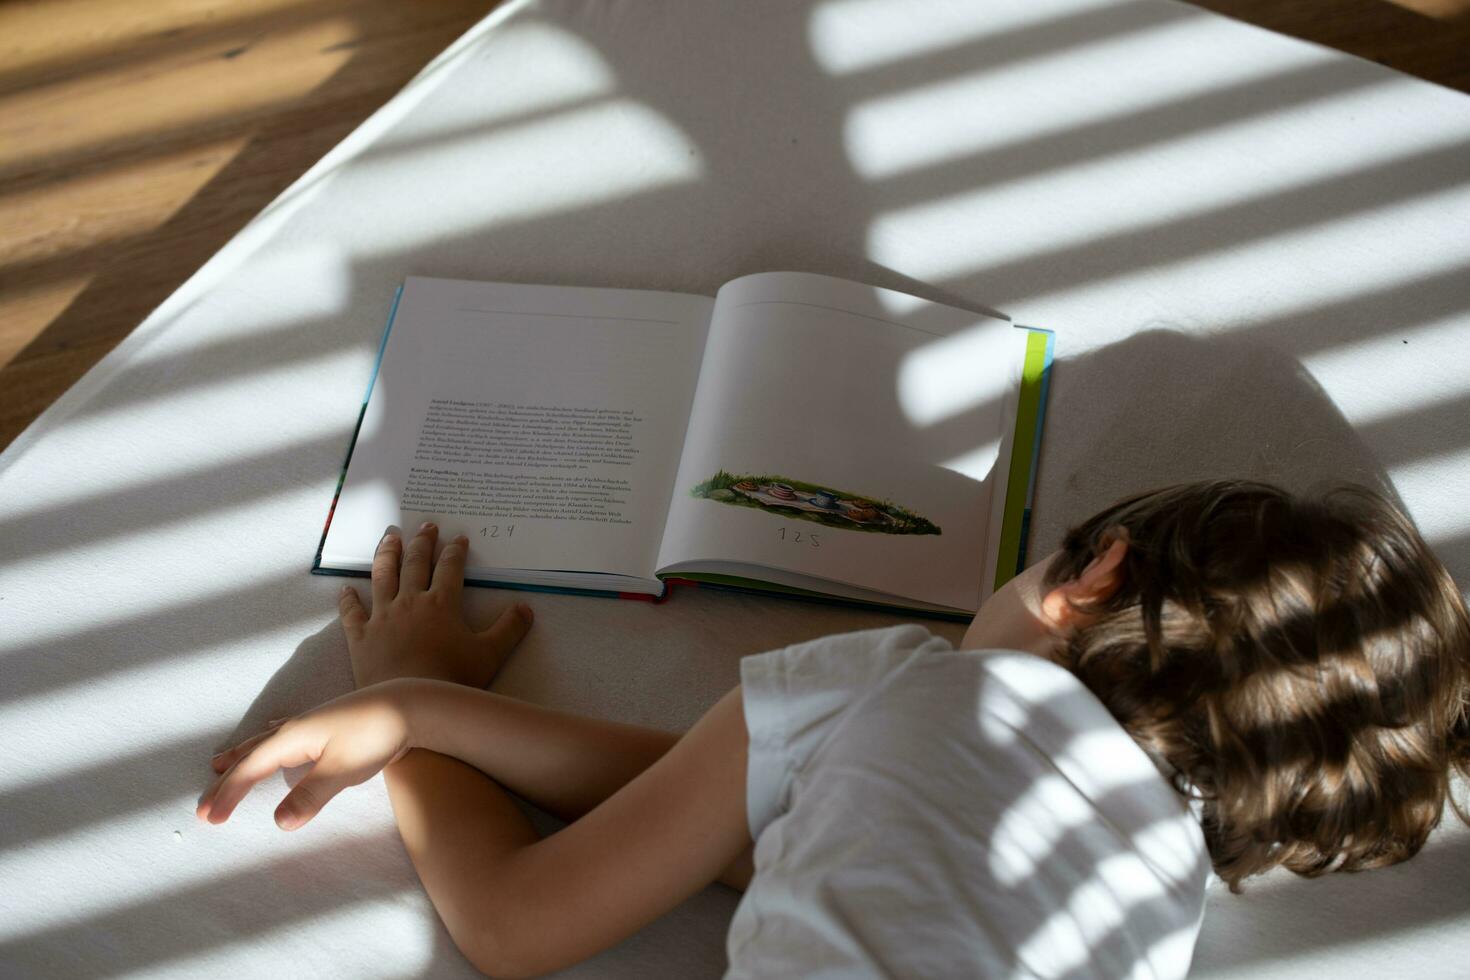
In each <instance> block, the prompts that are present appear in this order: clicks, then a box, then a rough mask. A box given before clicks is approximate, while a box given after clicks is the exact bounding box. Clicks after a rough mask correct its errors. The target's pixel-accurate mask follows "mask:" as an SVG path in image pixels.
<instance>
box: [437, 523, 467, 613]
mask: <svg viewBox="0 0 1470 980" xmlns="http://www.w3.org/2000/svg"><path fill="white" fill-rule="evenodd" d="M469 548H470V540H469V538H466V537H465V536H464V535H463V534H461V535H460V536H459V537H457V538H455V539H454V540H453V541H451V542H449V543H448V544H446V545H445V546H444V550H443V551H441V552H440V553H439V564H438V565H436V566H434V584H433V586H432V588H433V590H434V591H435V592H443V593H444V594H445V595H447V596H450V597H451V598H458V597H459V595H460V594H461V593H462V592H464V562H465V554H466V552H468V551H469Z"/></svg>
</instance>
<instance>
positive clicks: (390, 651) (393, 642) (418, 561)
mask: <svg viewBox="0 0 1470 980" xmlns="http://www.w3.org/2000/svg"><path fill="white" fill-rule="evenodd" d="M437 541H438V529H437V528H436V527H435V526H434V525H433V524H432V523H426V524H424V525H423V526H422V527H420V528H419V529H418V531H417V533H415V534H414V535H413V536H412V537H411V538H410V539H409V540H408V541H406V542H405V541H404V539H403V537H402V536H400V535H399V534H398V533H397V532H395V531H392V530H390V531H389V532H388V533H386V534H384V536H383V539H382V541H380V542H379V544H378V549H377V552H376V554H375V555H374V558H373V570H372V594H373V602H372V609H371V611H369V610H368V609H367V608H365V607H364V606H363V604H362V602H361V600H360V599H359V598H358V594H357V591H356V590H355V589H353V588H351V587H350V586H348V587H344V588H343V590H342V593H341V598H340V610H339V611H340V613H341V616H342V627H343V631H344V632H345V633H346V636H347V647H348V652H349V654H350V655H351V659H352V669H353V674H354V676H355V678H356V680H357V685H358V687H367V686H369V685H371V684H375V683H378V682H381V681H385V680H390V679H396V678H405V677H422V678H433V679H439V680H446V681H453V682H455V683H459V684H467V685H470V686H471V687H474V688H482V687H484V686H485V685H487V684H489V683H490V681H491V680H492V679H493V678H494V676H495V674H496V672H497V671H498V670H499V668H500V666H501V665H502V664H503V663H504V662H505V661H506V659H507V658H508V657H509V656H510V654H511V652H512V651H513V650H514V649H515V647H516V646H517V645H518V644H519V643H520V641H521V639H522V637H524V636H525V635H526V633H527V631H528V630H529V629H530V628H531V624H532V622H533V619H534V617H533V615H532V613H531V609H530V607H528V606H526V605H524V604H523V603H518V604H515V605H513V606H511V607H509V608H507V609H506V610H505V611H504V612H503V613H502V614H501V616H500V617H499V619H497V620H496V621H495V623H494V624H493V625H492V626H490V628H489V629H486V630H482V631H475V630H473V629H471V628H470V627H469V626H468V624H466V623H465V621H464V618H463V614H462V613H461V611H460V610H461V605H462V602H461V593H462V590H463V583H464V565H465V559H466V555H467V552H468V550H469V546H468V541H467V540H466V539H465V538H464V537H463V536H461V537H458V538H455V539H453V540H451V541H449V542H446V543H445V545H444V547H443V548H442V549H441V550H440V554H439V556H438V560H437V561H435V560H434V548H435V545H436V543H437ZM477 703H479V704H481V705H482V711H477V712H476V713H475V715H474V718H475V721H474V723H473V724H472V725H471V726H469V727H467V728H466V729H465V731H464V733H463V734H464V735H465V737H463V738H460V739H458V740H457V742H456V748H455V749H454V750H442V751H445V754H448V755H452V756H454V757H455V758H458V759H462V760H464V761H465V762H468V763H469V764H470V765H472V766H475V767H476V768H478V769H479V770H481V771H482V772H484V773H486V774H488V775H489V776H490V777H491V778H492V779H495V780H496V781H498V782H499V783H500V784H501V785H503V786H505V787H506V788H508V789H510V790H511V791H512V792H513V793H515V794H517V795H518V796H520V797H522V798H523V799H526V800H528V801H530V802H531V803H532V804H534V805H535V806H537V807H539V808H541V809H542V810H545V811H546V812H548V813H551V814H553V815H555V816H557V817H560V818H562V819H563V820H575V819H576V818H578V817H580V816H582V815H583V814H585V813H587V812H588V811H589V810H591V809H592V808H593V807H595V806H597V804H599V803H601V802H602V801H603V800H605V799H607V798H608V797H609V796H611V795H612V794H613V793H614V792H615V791H617V790H618V789H619V788H621V787H622V786H623V785H624V784H625V783H627V782H628V781H629V780H631V779H632V778H633V777H634V776H636V775H638V774H639V773H640V772H642V771H643V770H645V769H647V768H648V767H649V766H651V765H652V764H653V763H654V762H656V761H657V760H658V759H659V758H661V757H662V756H663V755H664V753H666V752H667V751H669V749H670V748H672V747H673V745H674V743H675V742H677V741H678V740H679V736H677V735H674V734H672V733H669V732H662V731H658V730H656V729H651V728H640V727H636V726H633V725H622V724H617V723H615V722H609V721H600V720H597V719H593V718H582V717H578V716H576V715H571V714H567V713H564V712H556V711H551V710H548V709H545V708H540V707H537V706H535V705H531V704H527V703H525V702H522V701H517V700H514V699H511V698H506V697H501V696H493V695H492V696H485V697H483V698H481V699H478V702H477ZM751 873H752V863H751V854H750V850H749V849H747V850H746V851H745V852H744V853H742V854H741V855H740V856H739V857H738V858H737V859H736V860H735V862H734V863H733V864H731V866H730V867H729V868H727V869H725V872H724V873H723V874H722V875H721V876H720V881H722V882H724V883H725V884H727V885H730V886H731V887H733V888H742V889H743V888H745V887H746V885H747V884H748V883H749V881H750V876H751Z"/></svg>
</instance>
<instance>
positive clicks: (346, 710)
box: [194, 683, 412, 830]
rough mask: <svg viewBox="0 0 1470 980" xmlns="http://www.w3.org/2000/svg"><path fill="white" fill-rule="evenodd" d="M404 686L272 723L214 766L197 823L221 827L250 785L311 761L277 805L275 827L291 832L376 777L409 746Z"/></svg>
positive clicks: (372, 691) (389, 687)
mask: <svg viewBox="0 0 1470 980" xmlns="http://www.w3.org/2000/svg"><path fill="white" fill-rule="evenodd" d="M404 694H405V692H404V689H403V684H401V683H397V684H383V685H379V686H378V687H374V688H371V689H368V690H365V691H354V692H353V693H351V694H347V695H344V696H342V697H340V698H337V699H336V700H334V701H328V702H327V703H326V704H324V705H322V706H321V707H319V708H315V709H313V710H311V711H309V712H307V713H306V714H304V715H301V716H300V717H298V718H295V719H291V720H287V721H284V722H275V723H273V724H272V725H271V727H269V728H267V729H266V730H265V731H263V732H261V733H260V734H259V735H256V736H254V737H252V738H248V739H246V740H245V741H243V742H241V743H240V744H239V745H237V746H235V747H234V748H233V749H228V750H226V751H224V752H221V753H220V754H219V755H217V756H215V757H214V759H213V760H211V763H210V764H211V765H212V766H213V767H214V770H215V772H218V773H219V774H220V775H219V778H217V779H216V780H215V781H214V783H213V784H212V785H211V786H210V787H209V789H207V790H205V792H204V795H203V796H201V797H200V798H199V806H198V808H197V809H196V810H195V811H194V812H195V815H196V816H198V817H199V819H200V820H207V821H209V822H210V823H224V822H225V821H226V820H228V819H229V818H230V814H231V813H232V812H234V809H235V806H236V805H237V804H238V803H239V802H240V800H242V799H244V797H245V794H246V793H248V792H250V787H252V786H254V785H255V784H256V783H258V782H260V781H261V780H262V779H264V778H266V777H267V776H269V775H270V774H271V773H273V772H275V771H276V770H277V769H282V768H286V767H290V766H300V765H305V764H306V763H312V767H311V771H310V772H308V773H307V774H306V778H305V779H303V780H301V782H299V783H297V784H296V788H295V789H293V790H291V792H290V793H288V794H286V798H285V799H284V800H282V801H281V805H280V806H278V807H276V825H277V826H279V827H280V828H281V829H282V830H295V829H296V828H297V827H300V826H301V825H302V824H304V823H306V822H307V821H308V820H310V819H311V818H312V817H314V816H316V815H317V813H318V812H320V811H321V809H322V807H324V806H326V805H327V801H328V800H330V799H331V798H332V797H334V796H336V795H337V794H338V793H340V792H341V791H342V790H344V789H346V788H347V787H349V786H356V785H357V784H358V783H361V782H365V781H366V780H368V779H371V778H372V777H373V776H375V775H376V774H377V773H378V771H379V770H381V769H382V768H383V767H384V766H387V765H389V764H390V763H392V762H396V761H397V760H398V759H399V758H400V757H401V756H402V755H403V754H404V753H405V752H407V751H408V750H409V749H410V748H412V746H411V745H410V743H409V735H408V722H407V719H406V717H405V713H404V705H403V699H404Z"/></svg>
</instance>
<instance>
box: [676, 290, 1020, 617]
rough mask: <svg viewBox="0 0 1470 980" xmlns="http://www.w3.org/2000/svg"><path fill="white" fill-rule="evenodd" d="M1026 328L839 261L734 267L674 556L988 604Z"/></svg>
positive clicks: (706, 372) (687, 473) (688, 463)
mask: <svg viewBox="0 0 1470 980" xmlns="http://www.w3.org/2000/svg"><path fill="white" fill-rule="evenodd" d="M1024 338H1025V332H1024V331H1021V330H1017V329H1015V328H1013V327H1012V326H1011V325H1010V324H1009V323H1008V322H1006V321H1004V320H1000V319H996V318H994V317H988V316H984V315H982V314H978V313H969V312H966V311H963V310H957V309H953V308H950V307H945V306H940V305H938V304H934V303H929V302H927V301H923V300H920V299H917V298H915V297H912V296H907V295H904V294H902V293H896V292H891V291H888V290H882V289H877V288H874V287H869V286H862V285H859V284H856V283H851V282H845V281H842V280H837V279H830V278H827V277H823V276H813V275H806V274H797V273H766V274H762V275H756V276H747V277H744V278H742V279H738V280H735V281H734V282H731V283H729V284H727V285H726V286H725V288H724V289H722V290H721V291H720V295H719V297H718V300H717V304H716V308H715V313H714V317H713V322H712V325H711V329H710V336H709V342H708V344H707V347H706V350H705V358H704V365H703V368H702V370H701V379H700V386H699V391H698V393H697V396H696V403H695V407H694V411H693V415H692V417H691V419H690V426H689V431H688V433H687V436H686V439H685V448H684V452H683V459H682V462H681V464H680V469H679V473H678V476H677V478H676V487H675V493H674V499H673V502H672V504H671V507H670V512H669V521H668V528H667V530H666V532H665V537H664V546H663V548H662V550H661V551H660V553H659V567H660V571H661V572H668V573H670V574H674V575H677V574H678V573H679V571H680V568H681V567H683V568H684V570H686V571H695V570H698V569H692V568H689V567H688V566H689V564H690V563H696V564H703V563H741V564H743V565H745V566H747V567H748V566H763V567H768V568H776V569H783V570H786V571H790V572H796V573H800V574H801V575H805V576H811V577H813V578H816V579H820V580H825V581H828V582H834V583H841V584H844V585H848V586H852V587H855V588H858V589H863V590H873V591H877V592H881V593H885V594H887V595H891V596H895V597H900V598H905V599H911V600H915V601H918V602H923V603H931V604H937V605H942V606H948V607H953V608H956V609H961V610H974V609H976V608H978V607H979V603H980V600H981V591H982V581H983V579H984V577H985V574H986V557H987V552H988V550H990V549H991V548H992V547H993V545H992V543H991V542H989V541H988V540H987V537H988V528H989V526H990V525H991V523H992V521H993V520H994V517H993V514H995V513H998V509H996V508H993V507H992V502H993V501H992V497H993V491H994V490H995V485H996V483H997V482H998V481H999V479H1000V477H1001V474H1000V473H999V472H998V471H999V470H1000V469H1003V468H1002V467H996V466H995V464H996V460H997V457H998V454H999V452H1000V448H1001V444H1002V441H1003V436H1004V434H1005V433H1006V431H1007V425H1008V424H1011V423H1012V422H1013V418H1014V397H1015V390H1016V385H1017V383H1018V379H1019V370H1020V364H1021V352H1022V350H1023V348H1024V342H1025V340H1024ZM706 570H710V571H718V569H715V568H709V569H706Z"/></svg>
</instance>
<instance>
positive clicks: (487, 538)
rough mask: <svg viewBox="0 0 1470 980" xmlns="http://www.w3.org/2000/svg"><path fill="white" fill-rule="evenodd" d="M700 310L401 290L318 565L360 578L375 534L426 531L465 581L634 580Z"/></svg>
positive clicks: (697, 353) (627, 295)
mask: <svg viewBox="0 0 1470 980" xmlns="http://www.w3.org/2000/svg"><path fill="white" fill-rule="evenodd" d="M712 305H713V301H712V300H710V299H708V298H706V297H702V296H687V295H681V294H675V293H656V292H647V291H633V290H610V289H577V288H564V287H553V286H522V285H513V284H506V283H475V282H465V281H459V280H446V279H424V278H410V279H409V280H408V282H407V283H406V284H405V287H404V291H403V294H402V296H401V298H400V300H399V305H398V309H397V312H396V314H395V316H394V320H393V323H392V326H391V329H390V330H389V333H388V336H387V340H386V345H385V347H384V350H383V355H382V360H381V363H380V366H379V370H378V374H377V377H376V380H375V381H374V383H373V386H372V392H371V396H370V398H369V400H368V403H367V405H366V408H365V410H364V415H363V419H362V425H361V428H360V430H359V432H358V436H357V442H356V445H355V447H354V449H353V452H352V457H351V460H350V462H349V465H348V468H347V473H346V477H345V481H344V483H343V486H342V490H341V494H340V497H339V499H338V502H337V505H336V507H335V511H334V514H333V516H332V518H331V525H330V528H329V530H328V533H327V536H326V540H325V542H324V547H323V553H322V565H323V566H324V567H332V568H341V569H348V570H362V569H364V568H368V567H370V566H371V558H372V554H373V551H374V549H375V547H376V545H377V542H378V539H379V538H380V537H381V536H382V534H383V530H384V528H385V527H386V526H387V525H389V524H396V525H399V526H401V527H402V528H403V529H404V530H405V531H407V532H408V533H412V532H413V530H414V529H416V528H417V527H418V525H419V524H420V523H422V522H423V521H425V520H432V521H435V522H437V523H438V524H439V526H440V529H441V530H440V533H441V537H449V536H453V535H455V534H460V533H463V534H466V535H468V536H469V538H470V555H469V561H468V568H469V571H468V577H470V578H476V577H488V576H484V575H480V574H477V572H478V571H485V570H497V569H498V570H504V569H542V570H556V571H575V572H594V573H605V574H614V575H631V576H639V577H642V578H645V579H649V578H651V577H652V574H653V569H654V565H655V558H656V554H657V549H658V546H659V540H660V537H661V535H662V531H663V525H664V518H665V509H666V507H667V505H668V501H669V497H670V492H671V488H672V484H673V478H674V474H675V470H676V467H677V465H678V456H679V449H680V446H681V445H682V442H683V438H684V432H685V427H686V425H687V423H688V419H689V411H690V405H691V402H692V400H693V393H694V383H695V378H696V375H697V373H698V369H699V363H700V359H701V356H702V354H703V348H704V340H705V335H706V333H707V330H708V322H709V314H710V310H711V308H712ZM499 577H504V576H499Z"/></svg>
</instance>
